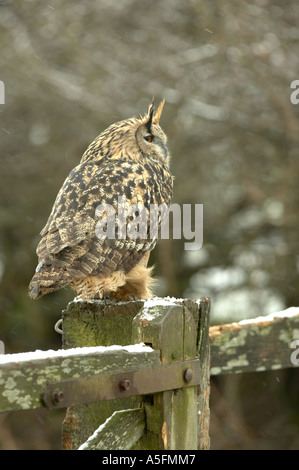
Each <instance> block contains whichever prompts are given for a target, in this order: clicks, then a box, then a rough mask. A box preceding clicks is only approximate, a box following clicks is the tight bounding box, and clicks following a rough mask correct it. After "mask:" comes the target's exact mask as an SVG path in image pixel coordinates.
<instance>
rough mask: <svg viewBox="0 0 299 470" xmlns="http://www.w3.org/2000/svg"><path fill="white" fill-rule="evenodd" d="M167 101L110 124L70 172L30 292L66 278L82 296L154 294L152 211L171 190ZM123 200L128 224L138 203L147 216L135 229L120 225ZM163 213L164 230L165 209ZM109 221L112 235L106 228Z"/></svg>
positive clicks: (41, 290)
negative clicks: (164, 120) (164, 125)
mask: <svg viewBox="0 0 299 470" xmlns="http://www.w3.org/2000/svg"><path fill="white" fill-rule="evenodd" d="M164 101H165V100H163V101H162V102H161V103H160V105H159V106H158V108H155V106H154V103H152V104H151V105H150V106H149V108H148V111H147V113H146V114H145V115H144V116H139V117H133V118H130V119H126V120H123V121H119V122H116V123H115V124H112V125H111V126H109V127H108V128H107V129H106V130H104V131H103V132H102V133H101V134H100V135H99V136H98V137H96V138H95V140H94V141H93V142H92V143H91V144H90V145H89V147H88V148H87V150H86V151H85V153H84V154H83V156H82V158H81V161H80V163H79V165H77V166H76V167H75V168H74V169H73V170H72V171H71V172H70V174H69V175H68V177H67V178H66V180H65V182H64V183H63V185H62V187H61V189H60V191H59V192H58V195H57V197H56V200H55V203H54V205H53V208H52V211H51V213H50V216H49V219H48V221H47V223H46V225H45V227H44V228H43V230H42V231H41V233H40V235H41V240H40V242H39V244H38V246H37V249H36V253H37V256H38V265H37V268H36V271H35V274H34V276H33V278H32V280H31V282H30V285H29V295H30V297H31V298H33V299H37V298H39V297H41V296H43V295H44V294H47V293H49V292H53V291H55V290H58V289H60V288H63V287H66V286H71V287H72V288H73V290H74V291H75V292H76V293H77V295H78V296H79V297H80V298H81V299H84V300H90V299H103V298H104V299H107V298H108V299H111V300H116V301H121V300H131V299H147V298H149V297H151V296H152V284H153V278H152V268H151V267H147V264H148V260H149V255H150V252H151V250H153V248H154V247H155V245H156V242H157V238H159V235H158V236H156V235H154V236H152V234H151V231H152V230H151V228H152V227H151V224H150V222H151V217H150V215H149V214H150V211H151V208H153V207H160V206H161V205H163V207H165V206H166V207H169V206H170V204H171V199H172V191H173V176H172V175H171V173H170V170H169V160H170V156H169V152H168V148H167V137H166V135H165V133H164V132H163V130H162V129H161V127H160V125H159V121H160V117H161V114H162V110H163V106H164ZM120 202H121V205H120ZM99 207H100V208H104V210H101V211H99V210H98V208H99ZM120 207H122V209H126V210H125V212H124V211H123V214H125V223H126V224H127V225H125V228H126V226H128V224H130V223H131V224H132V221H133V220H134V214H135V216H136V214H138V211H137V212H136V211H135V209H136V207H138V208H139V207H142V208H143V215H144V214H146V218H144V217H143V218H142V220H143V225H142V224H141V223H140V226H141V225H142V230H139V231H138V230H137V228H138V227H137V225H136V227H135V232H134V230H133V232H134V233H135V235H136V236H133V233H132V230H131V233H128V231H126V230H125V231H124V230H123V228H124V227H123V226H122V228H121V229H120V218H121V217H120V215H119V210H120ZM132 207H133V208H134V211H135V212H134V211H132V210H131V211H130V209H131V208H132ZM105 208H106V209H105ZM108 208H109V210H108ZM111 211H112V212H113V211H114V212H115V213H114V218H111V217H110V216H109V214H111ZM127 213H128V214H129V215H128V216H126V214H127ZM158 213H159V217H158V219H156V225H157V226H158V233H160V232H159V230H160V228H161V223H162V222H163V217H164V216H162V215H161V214H162V212H161V213H160V212H158ZM135 221H136V219H135ZM123 222H124V221H123V220H122V223H123ZM111 223H112V224H114V225H113V227H112V228H113V230H111ZM99 224H100V228H101V230H100V232H101V233H100V234H99V233H98V232H99V230H97V228H98V227H99ZM108 225H109V227H110V232H109V233H110V235H111V236H107V235H106V236H105V228H106V229H107V227H108ZM154 232H155V231H154ZM107 233H108V229H107ZM155 233H156V232H155Z"/></svg>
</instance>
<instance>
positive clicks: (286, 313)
mask: <svg viewBox="0 0 299 470" xmlns="http://www.w3.org/2000/svg"><path fill="white" fill-rule="evenodd" d="M296 315H299V307H290V308H287V309H286V310H281V311H280V312H275V313H271V314H270V315H265V316H261V317H256V318H249V319H248V320H241V321H240V322H239V325H247V324H249V323H260V322H265V321H266V322H268V321H272V320H275V318H285V317H293V316H296Z"/></svg>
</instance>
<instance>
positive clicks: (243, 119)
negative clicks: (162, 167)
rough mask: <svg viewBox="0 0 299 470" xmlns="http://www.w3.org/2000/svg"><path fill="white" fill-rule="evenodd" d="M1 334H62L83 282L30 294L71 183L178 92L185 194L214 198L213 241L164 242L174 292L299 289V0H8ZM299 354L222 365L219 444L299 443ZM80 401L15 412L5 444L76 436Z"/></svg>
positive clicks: (169, 288)
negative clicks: (65, 426)
mask: <svg viewBox="0 0 299 470" xmlns="http://www.w3.org/2000/svg"><path fill="white" fill-rule="evenodd" d="M0 43H1V52H0V57H1V59H0V80H2V81H3V82H4V84H5V104H2V105H0V152H1V167H0V172H1V189H0V194H1V207H0V227H1V232H0V302H1V327H0V339H1V340H2V341H3V342H4V343H5V348H6V352H7V353H14V352H21V351H32V350H35V349H43V350H46V349H51V348H52V349H58V348H60V346H61V338H60V337H59V335H58V334H57V333H55V332H54V329H53V327H54V324H55V322H56V321H57V320H58V319H59V318H60V316H61V311H62V310H63V309H64V308H65V306H66V305H67V303H68V302H69V301H70V300H71V299H72V298H73V292H72V291H71V290H70V289H65V290H61V291H59V292H56V293H53V294H51V295H48V296H46V297H45V298H42V299H41V300H39V301H33V300H30V299H29V298H28V296H27V286H28V283H29V281H30V279H31V276H32V275H33V272H34V269H35V267H36V262H37V258H36V255H35V249H36V245H37V243H38V241H39V235H38V234H39V232H40V230H41V229H42V228H43V226H44V225H45V223H46V221H47V218H48V215H49V213H50V210H51V207H52V204H53V202H54V199H55V197H56V194H57V192H58V190H59V188H60V186H61V184H62V183H63V181H64V179H65V178H66V176H67V175H68V173H69V171H70V170H71V169H72V168H73V167H74V166H75V165H76V164H77V163H78V162H79V160H80V158H81V156H82V154H83V152H84V150H85V149H86V147H87V146H88V144H89V143H90V142H91V141H92V140H93V139H94V138H95V137H96V136H97V135H98V134H99V133H100V132H101V131H102V130H104V129H105V128H106V127H107V126H108V125H110V124H111V123H113V122H115V121H118V120H121V119H124V118H128V117H131V116H132V115H136V114H139V113H141V114H143V113H144V112H145V111H146V110H147V107H148V104H149V103H150V102H151V100H152V97H153V96H155V98H156V102H158V101H159V100H160V99H162V98H163V97H165V98H166V105H165V108H164V112H163V116H162V120H161V125H162V127H163V128H164V130H165V132H166V133H167V135H168V139H169V149H170V151H171V153H172V162H171V168H172V171H173V173H174V175H175V177H176V180H175V198H174V201H173V202H176V203H179V204H183V203H187V204H195V203H199V204H203V208H204V243H203V247H202V248H201V249H200V250H198V251H184V247H183V240H174V241H170V242H168V241H163V242H161V243H160V245H159V247H158V248H156V250H155V251H154V252H153V254H152V256H151V262H152V263H155V264H156V270H155V273H156V277H157V278H158V281H159V282H158V283H157V291H156V294H157V295H159V296H166V295H170V296H176V297H191V298H199V297H201V296H210V297H211V299H212V322H213V323H226V322H230V321H238V320H241V319H244V318H249V317H256V316H259V315H264V314H268V313H272V312H275V311H278V310H281V309H284V308H287V307H290V306H298V305H299V289H298V273H299V237H298V229H299V211H298V205H299V190H298V178H299V151H298V146H299V105H297V106H296V105H294V104H292V103H291V101H290V96H291V92H292V90H291V88H290V84H291V82H292V81H293V80H296V79H299V8H298V2H297V1H296V0H285V1H284V2H281V1H279V0H254V1H245V2H236V1H234V0H226V1H225V2H223V1H220V0H212V1H204V0H203V1H199V0H185V1H182V0H153V1H152V2H145V1H140V0H118V1H110V0H109V1H108V0H96V1H91V0H85V1H84V2H79V1H77V2H74V1H70V0H65V1H63V2H61V1H60V0H48V1H47V2H41V1H38V0H15V1H12V0H1V2H0ZM298 378H299V375H298V370H291V369H289V370H283V371H275V372H268V373H261V372H260V373H256V374H253V373H251V374H243V375H242V376H226V377H219V378H217V379H213V380H212V393H211V447H212V448H213V449H296V448H297V449H298V448H299V404H298V393H299V385H298ZM63 413H64V412H57V413H56V412H47V411H45V410H43V411H42V412H41V411H39V412H17V413H9V414H2V415H0V448H2V449H59V448H60V426H61V421H62V419H63Z"/></svg>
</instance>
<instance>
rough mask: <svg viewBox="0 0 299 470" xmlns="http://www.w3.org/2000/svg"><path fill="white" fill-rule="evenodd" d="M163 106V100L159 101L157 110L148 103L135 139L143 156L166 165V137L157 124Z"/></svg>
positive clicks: (167, 161)
mask: <svg viewBox="0 0 299 470" xmlns="http://www.w3.org/2000/svg"><path fill="white" fill-rule="evenodd" d="M163 106H164V101H162V102H161V104H160V105H159V107H158V109H157V110H155V108H154V106H153V105H150V107H149V110H148V113H147V115H146V116H145V117H144V118H143V119H142V121H141V123H140V125H139V126H138V128H137V130H136V141H137V145H138V147H139V149H140V151H141V153H142V155H143V156H145V157H148V158H152V159H156V160H159V161H160V162H162V163H164V164H166V165H168V163H169V153H168V148H167V137H166V135H165V133H164V132H163V130H162V129H161V127H160V126H159V120H160V117H161V113H162V109H163Z"/></svg>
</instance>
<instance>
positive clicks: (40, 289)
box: [28, 266, 71, 299]
mask: <svg viewBox="0 0 299 470" xmlns="http://www.w3.org/2000/svg"><path fill="white" fill-rule="evenodd" d="M70 281H71V276H70V275H69V274H68V273H67V272H66V271H65V270H64V269H63V268H61V269H57V267H55V268H54V267H53V266H44V267H43V268H42V269H40V270H39V271H37V272H36V273H35V274H34V276H33V278H32V279H31V282H30V284H29V288H28V290H29V297H31V298H32V299H39V298H40V297H42V296H43V295H45V294H48V293H49V292H54V291H55V290H58V289H61V288H62V287H65V286H67V285H68V284H69V283H70Z"/></svg>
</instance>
